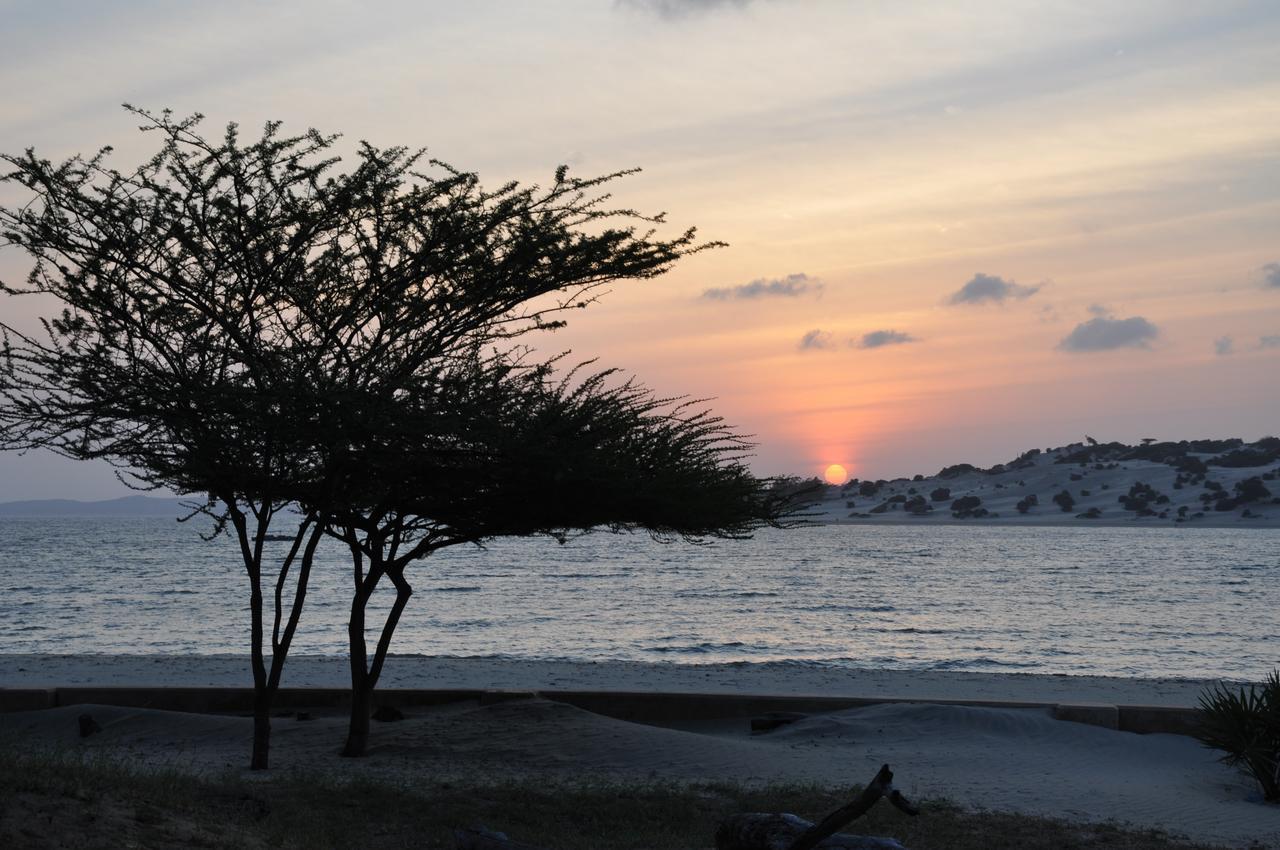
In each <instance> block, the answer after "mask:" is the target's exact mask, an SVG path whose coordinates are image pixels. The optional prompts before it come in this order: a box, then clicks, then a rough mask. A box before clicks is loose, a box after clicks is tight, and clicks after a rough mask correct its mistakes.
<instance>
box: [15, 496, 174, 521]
mask: <svg viewBox="0 0 1280 850" xmlns="http://www.w3.org/2000/svg"><path fill="white" fill-rule="evenodd" d="M186 513H187V511H186V510H185V509H184V508H183V507H182V503H181V502H180V501H179V500H178V499H158V498H155V497H152V496H123V497H121V498H119V499H106V500H103V501H99V502H81V501H77V500H75V499H33V500H29V501H24V502H0V517H5V516H30V517H64V516H65V517H113V516H117V517H173V518H177V517H179V516H184V515H185V514H186Z"/></svg>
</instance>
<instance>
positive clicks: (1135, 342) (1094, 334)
mask: <svg viewBox="0 0 1280 850" xmlns="http://www.w3.org/2000/svg"><path fill="white" fill-rule="evenodd" d="M1099 309H1100V308H1099ZM1159 335H1160V330H1159V329H1158V328H1157V327H1156V326H1155V325H1153V324H1151V322H1148V321H1147V320H1146V319H1144V318H1142V317H1141V316H1131V317H1129V318H1128V319H1112V318H1110V317H1109V316H1105V315H1098V314H1096V312H1095V315H1094V317H1093V318H1092V319H1090V320H1089V321H1087V322H1081V323H1080V324H1078V325H1076V326H1075V328H1074V329H1073V330H1072V331H1071V333H1069V334H1067V335H1066V336H1065V337H1063V339H1062V342H1060V343H1058V348H1059V349H1061V350H1063V351H1111V350H1113V349H1116V348H1149V347H1150V346H1149V345H1148V343H1149V342H1150V341H1151V340H1153V339H1155V338H1156V337H1157V336H1159Z"/></svg>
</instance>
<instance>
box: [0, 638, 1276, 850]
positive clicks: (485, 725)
mask: <svg viewBox="0 0 1280 850" xmlns="http://www.w3.org/2000/svg"><path fill="white" fill-rule="evenodd" d="M291 664H292V665H294V667H293V670H292V671H291V677H292V678H291V681H290V682H289V683H288V684H292V685H295V686H298V685H338V684H341V676H342V673H343V671H344V667H343V664H342V660H341V659H324V658H298V659H293V660H292V661H291ZM18 668H23V669H21V670H19V669H18ZM387 676H388V684H389V685H398V686H403V687H503V688H530V689H531V688H539V687H540V688H552V687H559V688H592V689H619V690H665V691H714V692H731V691H738V692H744V693H751V692H757V693H789V694H797V693H816V694H828V695H834V694H849V695H860V696H861V695H877V694H878V695H884V696H903V695H906V696H911V695H913V694H915V695H918V696H920V697H922V698H924V697H929V698H940V697H952V698H973V699H1025V700H1040V699H1043V700H1046V701H1107V702H1129V703H1160V704H1166V705H1187V704H1193V703H1194V695H1195V694H1196V693H1198V690H1199V687H1200V684H1201V683H1193V682H1185V681H1174V680H1125V679H1106V678H1085V677H1065V676H1064V677H1054V676H1032V675H1007V674H1001V675H995V674H962V673H912V672H902V671H871V672H863V671H856V672H855V671H840V670H832V669H824V668H813V667H808V666H804V665H796V664H749V665H748V664H721V665H710V666H706V667H698V666H684V665H643V664H623V663H598V664H583V663H578V664H574V663H569V662H552V661H537V662H528V661H509V660H500V659H449V658H422V657H395V658H392V659H391V660H390V662H389V663H388V669H387ZM73 679H74V680H76V681H73ZM77 682H79V683H93V684H147V685H154V684H165V683H168V684H189V685H240V684H243V683H244V682H245V674H244V663H243V661H242V660H240V659H234V658H224V657H217V658H199V659H177V658H161V659H150V658H146V657H135V658H111V657H48V656H45V657H41V656H4V657H2V658H0V683H3V684H4V685H7V686H11V687H12V686H34V685H59V684H76V683H77ZM84 711H88V712H90V713H92V714H93V716H94V717H95V719H97V720H98V722H99V723H100V724H101V725H102V727H103V731H102V732H101V733H100V734H98V735H95V736H93V737H91V738H88V739H84V740H81V739H80V738H79V737H78V736H77V732H76V728H77V724H76V717H77V716H78V715H79V714H80V713H81V712H84ZM408 715H409V716H408V718H407V719H406V720H404V721H402V722H397V723H385V724H378V723H375V724H374V730H373V741H372V747H371V752H370V756H369V758H367V759H365V760H361V761H358V762H353V761H352V760H349V759H341V758H339V757H338V755H337V749H338V747H339V745H340V743H341V740H342V737H343V733H344V729H345V718H343V717H342V716H340V715H337V714H329V715H325V714H318V715H317V716H316V717H315V719H314V720H310V721H299V720H295V719H291V718H289V719H285V718H281V719H277V720H276V721H275V723H274V727H275V736H274V744H273V765H274V766H275V767H276V768H278V769H280V770H282V771H292V770H303V771H315V770H320V771H334V772H342V773H349V772H351V771H353V770H354V771H360V772H364V773H368V774H371V775H374V776H382V777H387V778H394V779H398V780H406V781H409V782H412V781H413V780H414V779H415V778H417V777H423V776H432V777H440V776H452V777H457V778H458V779H463V780H475V779H482V778H486V777H489V778H496V777H506V776H510V775H512V774H513V773H516V774H522V775H533V776H540V777H547V778H551V779H564V780H569V779H581V778H584V777H588V776H593V777H603V778H609V779H617V780H623V781H637V780H639V781H649V780H672V781H700V780H710V781H724V780H731V781H739V782H774V781H817V782H821V783H825V784H834V785H854V784H859V783H862V782H865V781H866V780H867V779H868V778H870V777H871V776H872V775H873V774H874V772H875V770H876V768H877V767H878V766H879V765H880V764H881V763H882V762H888V763H889V764H891V765H892V766H893V768H894V770H895V772H896V773H897V777H898V783H899V785H900V786H901V787H902V788H903V790H904V791H905V792H906V793H908V794H911V795H914V796H916V797H919V798H929V797H947V798H950V799H952V800H954V801H956V802H959V803H961V804H964V805H969V806H976V807H984V808H989V809H994V810H1005V811H1015V812H1023V813H1031V814H1045V815H1050V816H1055V817H1061V818H1068V819H1086V820H1091V821H1099V820H1115V821H1119V822H1126V823H1131V824H1133V825H1136V826H1139V827H1156V828H1160V829H1164V830H1167V831H1170V832H1173V833H1175V834H1182V835H1186V836H1187V837H1189V838H1192V839H1196V840H1203V841H1211V842H1220V843H1224V844H1230V845H1234V846H1241V847H1245V846H1248V845H1249V844H1250V843H1251V842H1257V843H1258V844H1260V845H1261V846H1264V847H1280V806H1275V805H1269V804H1265V803H1263V802H1261V801H1260V799H1259V797H1258V795H1257V792H1256V790H1255V789H1254V787H1253V786H1252V784H1251V782H1250V781H1249V780H1248V779H1247V777H1245V776H1243V775H1242V774H1241V773H1239V772H1238V771H1236V770H1233V769H1230V768H1227V767H1225V766H1223V765H1221V764H1219V763H1218V762H1217V761H1216V760H1215V755H1214V753H1213V752H1211V751H1209V750H1207V749H1205V748H1204V747H1202V746H1200V745H1199V744H1198V743H1197V742H1195V741H1194V740H1192V739H1190V738H1186V737H1182V736H1177V735H1136V734H1131V733H1125V732H1115V731H1109V730H1106V729H1101V728H1098V727H1093V726H1086V725H1082V724H1077V723H1069V722H1065V721H1058V720H1055V719H1053V717H1052V715H1051V713H1050V712H1049V711H1048V710H1043V709H998V708H975V707H962V706H948V705H919V704H913V705H896V706H895V705H881V706H871V707H866V708H859V709H851V710H846V711H840V712H834V713H830V714H822V715H813V716H810V717H808V718H807V719H804V720H801V721H799V722H797V723H795V724H793V725H790V726H786V727H783V728H781V729H778V730H775V731H773V732H771V733H768V734H766V735H758V736H752V735H750V734H749V729H748V725H747V723H746V721H745V720H736V721H723V722H716V721H712V722H701V723H697V724H674V727H680V728H673V725H667V726H656V725H644V724H638V723H630V722H626V721H622V720H617V719H613V718H608V717H603V716H600V715H595V714H591V713H589V712H587V711H584V710H582V709H579V708H575V707H573V706H569V705H566V704H562V703H557V702H553V701H549V700H545V699H527V700H518V701H512V702H504V703H499V704H495V705H486V706H481V705H479V704H477V703H475V702H461V703H455V704H451V705H446V706H439V707H435V708H424V709H416V710H411V711H409V712H408ZM249 731H250V721H249V719H247V718H244V717H227V716H210V715H196V714H179V713H174V712H163V711H154V710H147V709H131V708H114V707H107V706H92V707H86V706H68V707H63V708H57V709H51V710H48V711H38V712H17V713H12V714H8V715H0V735H4V736H6V737H7V736H13V737H15V738H17V739H19V740H22V741H24V742H25V743H26V745H29V746H30V745H36V746H39V745H55V746H63V747H76V748H84V749H88V750H92V751H95V752H101V753H106V754H112V755H116V756H122V757H126V758H130V759H135V760H139V761H142V762H144V763H149V764H163V765H167V766H170V767H180V768H183V769H190V770H193V771H219V772H220V771H225V770H228V769H230V770H240V769H242V767H243V765H244V764H245V762H246V761H247V755H248V741H249Z"/></svg>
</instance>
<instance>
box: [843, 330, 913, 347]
mask: <svg viewBox="0 0 1280 850" xmlns="http://www.w3.org/2000/svg"><path fill="white" fill-rule="evenodd" d="M919 341H920V340H918V339H916V338H915V337H913V336H912V335H911V334H905V333H903V332H902V331H872V332H871V333H868V334H863V335H862V339H860V340H858V341H857V342H856V343H854V345H856V346H857V347H858V348H883V347H884V346H886V345H902V344H903V343H906V342H919Z"/></svg>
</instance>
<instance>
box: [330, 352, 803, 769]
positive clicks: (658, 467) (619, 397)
mask: <svg viewBox="0 0 1280 850" xmlns="http://www.w3.org/2000/svg"><path fill="white" fill-rule="evenodd" d="M617 378H618V375H617V373H616V372H611V371H604V372H599V373H594V374H590V375H588V376H587V377H585V378H582V379H579V378H578V377H577V375H576V374H575V373H574V372H572V371H570V372H569V374H567V375H564V376H562V377H556V376H554V375H553V374H552V371H551V370H550V369H549V368H548V367H547V366H546V364H541V365H539V366H536V367H531V368H530V367H524V366H522V365H521V364H518V363H511V362H509V361H506V360H504V359H498V360H494V359H490V360H487V361H478V362H476V363H473V364H471V365H470V366H469V367H467V371H466V373H465V374H463V375H460V376H451V377H450V379H449V380H446V381H443V382H441V384H442V386H439V387H431V388H430V389H431V390H432V392H430V393H421V392H420V391H419V389H413V390H411V391H408V392H407V393H406V394H405V395H404V396H403V398H405V399H406V401H404V402H403V403H402V404H401V405H400V406H399V408H398V409H397V410H395V411H392V412H389V413H388V415H386V416H383V417H381V419H380V427H381V428H383V429H385V430H384V431H383V432H382V433H379V432H377V431H374V430H368V429H366V430H364V431H362V432H361V433H360V434H358V435H353V436H355V438H356V439H355V440H353V441H352V442H351V443H350V444H349V445H351V446H352V451H353V454H352V456H351V459H350V462H349V463H346V464H344V466H345V468H346V469H348V470H350V471H351V474H350V476H349V477H348V478H346V479H345V480H344V485H343V488H342V489H343V490H344V491H345V492H347V493H350V494H352V497H351V498H350V499H349V511H348V512H345V513H335V515H334V518H333V523H332V531H331V533H332V534H333V535H334V536H335V537H337V538H338V539H339V540H341V541H342V542H343V543H344V544H345V545H346V546H347V547H348V549H349V550H350V552H351V555H352V564H353V597H352V607H351V619H350V621H349V630H348V639H349V641H350V646H351V656H350V658H351V664H352V666H351V674H352V688H353V694H352V712H351V723H350V727H349V732H348V738H347V744H346V746H345V748H344V754H346V755H351V756H358V755H362V754H363V753H364V751H365V747H366V744H367V741H368V736H369V717H370V711H371V709H372V695H373V690H374V688H375V687H376V685H377V681H378V677H379V675H380V674H381V671H382V669H383V665H384V663H385V662H386V658H387V652H388V648H389V645H390V642H391V639H392V635H393V633H394V631H395V629H396V627H397V624H398V622H399V620H400V617H401V615H402V614H403V612H404V610H405V608H406V606H407V604H408V602H409V599H410V597H411V595H412V593H413V589H412V586H411V584H410V582H409V579H408V576H407V568H408V567H409V565H410V564H411V563H412V562H414V561H416V560H419V559H422V558H425V557H428V556H430V555H431V554H433V553H434V552H436V551H438V550H439V549H441V548H444V547H446V546H452V545H457V544H460V543H476V542H480V541H483V540H485V539H489V538H492V537H497V536H502V535H529V534H547V535H551V536H554V537H556V538H557V539H560V540H561V541H562V542H563V541H564V540H565V539H566V537H567V536H568V535H569V534H572V533H574V532H586V531H589V530H592V529H598V528H605V529H609V530H612V531H633V530H645V531H648V532H649V533H650V534H652V535H654V536H656V537H658V538H659V539H663V540H668V539H676V538H695V539H696V538H704V537H709V536H714V537H726V536H729V537H733V536H742V535H745V534H747V533H749V532H750V531H751V530H753V529H754V528H756V527H757V526H758V525H760V524H763V523H771V524H775V525H776V524H783V522H784V520H785V516H786V513H787V511H788V510H789V509H790V507H791V506H798V505H799V504H800V501H799V500H798V499H787V498H786V497H782V496H780V495H778V494H777V493H776V491H775V490H773V489H772V488H769V487H767V486H766V483H765V482H761V481H759V480H757V479H755V478H754V477H753V476H751V474H750V472H749V470H747V468H746V467H745V466H744V465H743V464H742V463H741V456H742V454H743V453H744V452H745V450H746V448H747V446H746V445H745V444H744V443H743V442H742V440H741V439H740V438H738V437H737V436H736V435H734V434H733V433H732V432H731V431H730V430H729V429H727V428H726V427H725V426H724V425H723V423H722V422H721V420H719V419H718V418H716V417H714V416H712V415H710V414H709V413H707V412H706V411H704V410H700V409H699V408H698V406H697V405H694V404H690V403H686V402H680V401H670V400H665V399H662V398H659V397H656V396H654V395H653V394H652V393H651V392H649V391H648V390H646V389H644V388H643V387H642V386H639V385H637V384H636V383H634V382H631V381H618V380H615V379H617ZM437 380H438V379H437ZM440 393H443V394H445V395H447V396H448V398H442V397H441V395H440ZM426 396H429V401H428V402H427V403H425V404H418V403H416V402H411V401H408V400H407V399H416V398H419V397H426ZM440 411H447V412H448V413H449V415H450V417H451V421H449V422H446V423H442V422H441V421H440V417H439V412H440ZM388 435H389V436H388ZM383 579H387V580H390V581H391V582H392V584H393V585H394V587H395V591H396V598H395V602H394V604H393V605H392V606H391V610H390V612H389V613H388V615H387V617H386V619H385V620H384V621H383V622H382V623H381V625H380V628H379V629H378V630H377V640H376V644H375V646H374V648H373V652H372V655H370V653H369V651H368V647H367V646H366V628H365V624H366V616H365V609H366V607H367V605H368V602H369V600H370V598H371V596H372V594H373V593H374V591H375V590H376V588H377V586H378V584H379V582H380V581H382V580H383Z"/></svg>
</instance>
